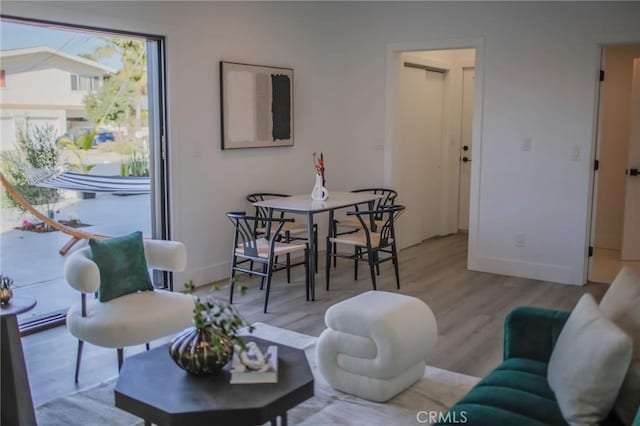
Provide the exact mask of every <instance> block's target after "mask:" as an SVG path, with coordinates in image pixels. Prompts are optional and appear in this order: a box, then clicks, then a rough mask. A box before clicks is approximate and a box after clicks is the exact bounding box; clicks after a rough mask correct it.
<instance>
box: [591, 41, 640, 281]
mask: <svg viewBox="0 0 640 426" xmlns="http://www.w3.org/2000/svg"><path fill="white" fill-rule="evenodd" d="M601 69H602V72H601V78H600V80H601V82H600V99H599V111H598V124H597V131H598V133H597V142H596V144H597V145H596V162H595V164H594V169H595V175H594V197H593V200H594V201H593V206H592V225H591V247H592V248H591V249H590V254H591V257H590V262H589V280H590V281H593V282H601V283H611V282H612V281H613V279H614V278H615V276H616V274H617V273H618V271H619V270H620V268H621V267H622V266H623V265H627V266H629V267H630V268H632V269H634V270H636V272H638V273H639V274H640V219H639V218H640V176H638V168H640V44H619V45H606V46H604V47H603V49H602V65H601Z"/></svg>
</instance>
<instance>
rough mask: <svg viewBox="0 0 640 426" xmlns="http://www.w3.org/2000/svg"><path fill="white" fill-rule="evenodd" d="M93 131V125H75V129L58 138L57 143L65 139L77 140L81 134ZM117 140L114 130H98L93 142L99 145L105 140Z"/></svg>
mask: <svg viewBox="0 0 640 426" xmlns="http://www.w3.org/2000/svg"><path fill="white" fill-rule="evenodd" d="M91 131H93V129H92V128H91V127H74V128H73V129H71V130H69V131H68V132H67V133H65V134H64V135H62V136H60V137H59V138H58V139H56V143H57V144H58V145H59V144H60V143H61V142H64V141H74V142H75V141H77V140H78V138H79V137H80V136H82V135H85V134H87V133H90V132H91ZM115 140H116V137H115V135H114V134H113V132H110V131H108V130H98V131H97V132H96V134H95V136H94V137H93V144H94V145H97V144H99V143H104V142H114V141H115Z"/></svg>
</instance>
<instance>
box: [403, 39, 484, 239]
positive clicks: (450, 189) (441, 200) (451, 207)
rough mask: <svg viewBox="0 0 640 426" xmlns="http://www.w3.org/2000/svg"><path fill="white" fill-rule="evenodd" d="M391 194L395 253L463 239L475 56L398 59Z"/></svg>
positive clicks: (431, 54)
mask: <svg viewBox="0 0 640 426" xmlns="http://www.w3.org/2000/svg"><path fill="white" fill-rule="evenodd" d="M398 60H399V62H398V68H397V81H396V109H395V114H396V116H395V135H394V136H395V140H394V151H393V165H394V167H393V170H394V172H393V183H394V184H393V187H394V188H395V189H396V190H398V193H399V200H400V202H401V203H403V204H406V205H407V210H406V211H405V214H404V215H403V218H402V219H401V221H400V222H399V224H398V227H397V231H398V233H399V238H400V240H401V241H402V245H403V246H405V247H406V246H411V245H415V244H419V243H421V242H422V241H424V240H427V239H429V238H433V237H438V236H445V235H451V234H455V233H458V232H463V233H464V232H467V230H468V229H469V210H470V209H469V203H470V192H471V164H472V145H473V144H472V135H473V111H474V96H473V94H474V72H475V49H447V50H428V51H402V52H399V53H398Z"/></svg>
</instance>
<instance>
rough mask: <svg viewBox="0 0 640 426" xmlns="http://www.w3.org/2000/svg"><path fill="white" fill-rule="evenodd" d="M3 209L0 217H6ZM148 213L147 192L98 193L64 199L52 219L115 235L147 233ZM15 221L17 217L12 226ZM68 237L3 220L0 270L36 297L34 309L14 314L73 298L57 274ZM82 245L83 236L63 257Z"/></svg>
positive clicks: (48, 308) (41, 310)
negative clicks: (77, 221)
mask: <svg viewBox="0 0 640 426" xmlns="http://www.w3.org/2000/svg"><path fill="white" fill-rule="evenodd" d="M65 192H68V191H65ZM4 210H5V209H3V221H5V220H6V218H7V215H5V214H4V213H5V212H4ZM150 212H151V209H150V196H149V195H148V194H145V195H130V196H115V195H111V194H98V195H97V196H96V198H95V199H91V200H75V201H74V200H73V199H71V200H69V199H67V201H66V202H64V203H63V206H62V207H61V208H60V213H58V214H57V216H56V218H58V219H68V218H70V217H75V218H78V219H80V220H81V221H82V222H83V223H87V224H90V225H91V226H88V227H85V228H81V230H83V231H86V232H90V233H95V234H102V235H110V236H116V235H123V234H127V233H130V232H133V231H138V230H140V231H142V232H143V233H144V235H145V236H151V217H150ZM25 218H26V216H25ZM20 224H21V220H19V221H17V223H15V224H13V226H20ZM69 239H70V237H69V236H68V235H66V234H63V233H62V232H59V231H56V232H49V233H42V234H41V233H36V232H30V231H20V230H16V229H7V224H6V223H4V224H3V230H2V233H1V234H0V271H1V272H2V274H5V275H8V276H10V277H11V278H13V279H14V281H15V283H14V286H15V290H14V293H15V294H16V295H24V296H30V297H33V298H35V299H37V300H38V304H37V305H36V308H35V309H33V310H31V311H30V312H28V313H26V314H23V315H21V316H20V317H19V318H20V320H21V321H24V320H25V319H28V318H31V317H34V316H39V315H42V314H46V313H49V312H52V311H56V310H60V309H66V308H68V307H69V305H70V304H71V303H72V302H74V301H76V300H77V298H78V296H79V293H78V292H77V291H75V290H73V289H72V288H71V287H69V285H68V284H67V283H66V282H65V281H64V278H63V270H64V262H65V260H66V256H61V255H60V254H59V253H58V251H59V250H60V248H61V247H62V246H63V245H64V244H65V243H66V242H67V241H69ZM86 244H87V242H86V241H80V242H78V243H77V244H76V245H75V246H74V247H73V249H72V250H71V251H70V252H69V253H68V254H67V256H69V255H70V254H71V253H72V252H73V251H75V250H78V249H80V248H82V247H86Z"/></svg>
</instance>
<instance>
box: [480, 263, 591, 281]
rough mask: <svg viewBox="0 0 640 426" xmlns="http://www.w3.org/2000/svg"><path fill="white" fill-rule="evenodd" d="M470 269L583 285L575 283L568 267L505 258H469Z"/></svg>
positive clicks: (571, 270)
mask: <svg viewBox="0 0 640 426" xmlns="http://www.w3.org/2000/svg"><path fill="white" fill-rule="evenodd" d="M469 269H471V270H473V271H481V272H491V273H494V274H501V275H510V276H515V277H523V278H530V279H534V280H541V281H550V282H555V283H560V284H570V285H582V284H583V283H581V282H576V281H575V279H574V273H573V269H572V268H571V267H569V266H566V265H554V264H549V263H536V262H527V261H524V260H515V259H508V258H503V257H492V256H469Z"/></svg>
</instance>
